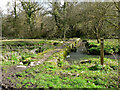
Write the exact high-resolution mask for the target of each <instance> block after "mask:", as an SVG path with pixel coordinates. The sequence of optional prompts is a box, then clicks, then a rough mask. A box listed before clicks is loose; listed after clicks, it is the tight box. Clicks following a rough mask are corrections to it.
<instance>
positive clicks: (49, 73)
mask: <svg viewBox="0 0 120 90" xmlns="http://www.w3.org/2000/svg"><path fill="white" fill-rule="evenodd" d="M117 68H118V62H117V61H115V60H111V59H107V58H105V63H104V67H102V66H101V65H100V64H99V60H98V59H96V58H93V60H92V62H91V63H85V64H78V65H75V64H74V65H64V66H62V67H57V66H54V65H51V64H50V63H48V62H45V63H44V64H41V65H39V66H36V67H32V68H29V69H27V70H25V71H23V72H18V73H16V74H15V75H14V78H15V81H16V82H17V84H16V85H15V87H17V88H20V87H25V88H32V87H33V88H35V87H37V88H50V87H52V88H117V83H118V74H117ZM9 80H10V79H9ZM10 81H12V80H10ZM13 83H14V82H13Z"/></svg>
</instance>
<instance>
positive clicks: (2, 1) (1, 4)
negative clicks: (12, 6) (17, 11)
mask: <svg viewBox="0 0 120 90" xmlns="http://www.w3.org/2000/svg"><path fill="white" fill-rule="evenodd" d="M8 1H9V2H12V1H13V0H0V8H1V9H2V10H3V12H4V13H7V2H8Z"/></svg>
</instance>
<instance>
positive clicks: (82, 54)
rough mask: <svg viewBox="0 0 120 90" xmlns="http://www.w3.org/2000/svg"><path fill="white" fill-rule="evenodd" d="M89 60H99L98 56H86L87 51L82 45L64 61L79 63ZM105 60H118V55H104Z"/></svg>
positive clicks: (119, 57)
mask: <svg viewBox="0 0 120 90" xmlns="http://www.w3.org/2000/svg"><path fill="white" fill-rule="evenodd" d="M90 58H100V55H88V54H87V50H86V48H85V46H84V45H82V46H80V47H79V48H78V49H77V52H71V53H70V54H69V55H68V56H67V58H66V60H67V61H70V62H75V61H80V60H86V59H90ZM105 58H110V59H115V58H116V59H117V60H118V59H120V55H115V56H113V55H105Z"/></svg>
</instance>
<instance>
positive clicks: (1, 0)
mask: <svg viewBox="0 0 120 90" xmlns="http://www.w3.org/2000/svg"><path fill="white" fill-rule="evenodd" d="M13 1H14V0H0V9H2V11H3V13H5V14H6V13H7V2H10V3H12V2H13ZM26 1H29V0H26ZM34 1H40V2H42V1H44V2H46V1H47V0H34ZM54 1H61V0H54ZM66 1H69V2H70V1H82V2H84V1H85V2H90V1H98V2H101V1H107V2H112V1H113V0H66ZM114 1H120V0H114Z"/></svg>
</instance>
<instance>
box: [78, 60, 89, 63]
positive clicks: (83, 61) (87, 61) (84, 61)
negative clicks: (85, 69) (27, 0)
mask: <svg viewBox="0 0 120 90" xmlns="http://www.w3.org/2000/svg"><path fill="white" fill-rule="evenodd" d="M80 63H81V64H83V63H91V60H82V61H80Z"/></svg>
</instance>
